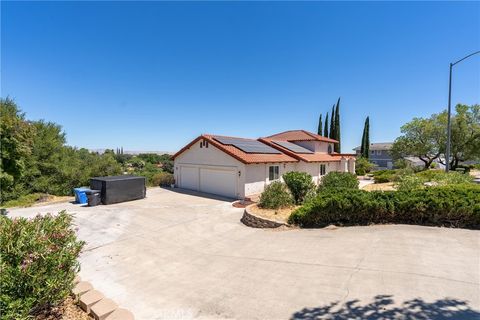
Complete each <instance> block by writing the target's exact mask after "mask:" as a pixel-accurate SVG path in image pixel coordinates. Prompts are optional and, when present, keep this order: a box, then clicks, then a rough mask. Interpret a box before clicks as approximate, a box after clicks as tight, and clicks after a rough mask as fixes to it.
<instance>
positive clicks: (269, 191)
mask: <svg viewBox="0 0 480 320" xmlns="http://www.w3.org/2000/svg"><path fill="white" fill-rule="evenodd" d="M292 204H293V197H292V195H291V194H290V191H289V190H288V188H287V186H286V185H285V184H284V183H282V182H280V181H274V182H272V183H270V184H269V185H268V186H267V187H266V188H265V190H264V191H263V192H262V194H261V195H260V201H259V203H258V206H259V207H261V208H265V209H280V208H286V207H290V206H291V205H292Z"/></svg>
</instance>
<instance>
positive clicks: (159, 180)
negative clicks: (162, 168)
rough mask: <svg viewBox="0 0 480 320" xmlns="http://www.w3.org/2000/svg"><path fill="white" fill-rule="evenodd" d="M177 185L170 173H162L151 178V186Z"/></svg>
mask: <svg viewBox="0 0 480 320" xmlns="http://www.w3.org/2000/svg"><path fill="white" fill-rule="evenodd" d="M174 183H175V178H174V177H173V174H171V173H168V172H160V173H157V174H155V175H154V176H153V177H152V178H151V184H152V185H154V186H161V187H169V186H170V185H172V184H174Z"/></svg>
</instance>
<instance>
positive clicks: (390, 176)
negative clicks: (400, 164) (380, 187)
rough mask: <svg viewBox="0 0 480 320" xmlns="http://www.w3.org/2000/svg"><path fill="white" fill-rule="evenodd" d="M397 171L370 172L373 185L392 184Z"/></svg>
mask: <svg viewBox="0 0 480 320" xmlns="http://www.w3.org/2000/svg"><path fill="white" fill-rule="evenodd" d="M397 172H398V170H378V171H374V172H372V175H373V178H374V179H375V183H386V182H393V181H394V180H395V179H396V178H397Z"/></svg>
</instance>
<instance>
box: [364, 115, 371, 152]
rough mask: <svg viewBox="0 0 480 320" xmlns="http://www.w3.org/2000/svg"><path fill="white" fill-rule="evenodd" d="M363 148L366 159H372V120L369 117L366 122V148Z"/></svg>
mask: <svg viewBox="0 0 480 320" xmlns="http://www.w3.org/2000/svg"><path fill="white" fill-rule="evenodd" d="M363 148H364V152H365V155H364V157H365V158H367V159H368V158H369V157H370V118H369V117H367V119H366V120H365V146H364V147H363Z"/></svg>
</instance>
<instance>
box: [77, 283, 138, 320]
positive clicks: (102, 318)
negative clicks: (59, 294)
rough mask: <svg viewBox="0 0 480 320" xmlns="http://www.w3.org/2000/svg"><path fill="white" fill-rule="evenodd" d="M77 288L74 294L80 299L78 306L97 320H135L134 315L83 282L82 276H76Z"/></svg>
mask: <svg viewBox="0 0 480 320" xmlns="http://www.w3.org/2000/svg"><path fill="white" fill-rule="evenodd" d="M74 284H75V287H74V288H73V290H72V294H73V295H74V296H75V298H76V299H78V304H79V306H80V308H82V310H83V311H85V312H86V313H87V314H89V315H90V316H92V317H93V318H94V319H96V320H135V317H134V316H133V314H132V313H131V312H130V311H128V310H126V309H123V308H119V307H118V305H117V304H116V303H115V302H113V301H112V300H111V299H108V298H106V297H104V295H103V294H102V293H101V292H99V291H97V290H94V289H93V286H92V285H91V284H90V283H89V282H87V281H82V279H81V278H80V276H76V277H75V280H74Z"/></svg>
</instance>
